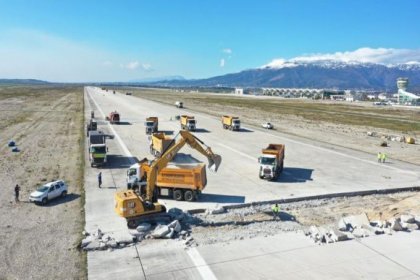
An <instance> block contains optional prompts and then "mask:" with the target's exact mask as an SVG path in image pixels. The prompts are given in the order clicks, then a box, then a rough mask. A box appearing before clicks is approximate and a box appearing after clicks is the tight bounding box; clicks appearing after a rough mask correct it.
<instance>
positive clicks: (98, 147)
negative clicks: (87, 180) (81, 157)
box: [89, 144, 107, 167]
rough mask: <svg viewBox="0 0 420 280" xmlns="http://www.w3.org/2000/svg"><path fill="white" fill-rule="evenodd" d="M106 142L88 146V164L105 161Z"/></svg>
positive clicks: (101, 163)
mask: <svg viewBox="0 0 420 280" xmlns="http://www.w3.org/2000/svg"><path fill="white" fill-rule="evenodd" d="M106 152H107V147H106V144H92V145H90V147H89V160H90V166H91V167H93V166H94V165H96V166H99V165H104V164H105V163H106V157H107V156H106Z"/></svg>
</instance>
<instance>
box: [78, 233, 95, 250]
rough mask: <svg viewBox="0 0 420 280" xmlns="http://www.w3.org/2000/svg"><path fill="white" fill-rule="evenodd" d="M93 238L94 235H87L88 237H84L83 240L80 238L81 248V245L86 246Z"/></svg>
mask: <svg viewBox="0 0 420 280" xmlns="http://www.w3.org/2000/svg"><path fill="white" fill-rule="evenodd" d="M93 240H95V237H93V236H88V237H86V238H84V239H83V240H82V242H81V243H80V246H81V247H82V248H83V247H86V246H87V245H88V244H89V243H91V242H92V241H93Z"/></svg>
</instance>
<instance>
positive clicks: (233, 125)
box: [222, 116, 241, 131]
mask: <svg viewBox="0 0 420 280" xmlns="http://www.w3.org/2000/svg"><path fill="white" fill-rule="evenodd" d="M222 124H223V128H224V129H230V130H238V131H239V130H240V129H241V121H240V120H239V118H238V117H233V116H223V117H222Z"/></svg>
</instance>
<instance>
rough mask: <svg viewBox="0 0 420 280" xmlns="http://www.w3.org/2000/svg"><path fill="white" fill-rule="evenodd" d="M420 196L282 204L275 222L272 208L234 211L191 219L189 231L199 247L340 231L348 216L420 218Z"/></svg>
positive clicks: (250, 208)
mask: <svg viewBox="0 0 420 280" xmlns="http://www.w3.org/2000/svg"><path fill="white" fill-rule="evenodd" d="M419 200H420V193H417V192H414V193H413V192H402V193H395V194H388V195H369V196H356V197H349V198H346V197H344V198H333V199H323V200H310V201H301V202H294V203H286V204H280V205H279V206H280V208H281V211H280V218H281V220H280V221H279V220H273V215H272V212H271V205H260V206H253V207H246V208H239V209H230V210H227V211H226V212H225V213H222V214H209V213H201V214H193V215H189V216H188V217H189V219H188V222H187V223H186V225H184V227H186V228H188V229H189V231H190V232H191V236H192V237H193V238H194V240H195V244H196V245H198V246H200V245H211V244H214V243H225V242H227V243H228V242H231V241H234V240H246V239H250V238H254V237H257V236H259V237H261V236H271V235H276V234H280V233H282V232H290V231H293V232H301V233H303V231H304V230H305V229H307V228H309V227H310V226H312V225H316V226H324V227H327V228H328V227H334V228H335V227H336V225H337V222H338V220H339V219H340V218H341V217H344V216H350V215H358V214H361V213H366V214H367V216H368V217H369V219H370V220H371V221H380V220H382V221H384V220H389V219H390V218H393V217H399V216H400V215H401V214H413V215H420V204H419V203H418V201H419Z"/></svg>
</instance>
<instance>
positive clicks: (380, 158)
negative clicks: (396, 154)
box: [378, 152, 382, 162]
mask: <svg viewBox="0 0 420 280" xmlns="http://www.w3.org/2000/svg"><path fill="white" fill-rule="evenodd" d="M381 160H382V153H381V152H379V153H378V162H381Z"/></svg>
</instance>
